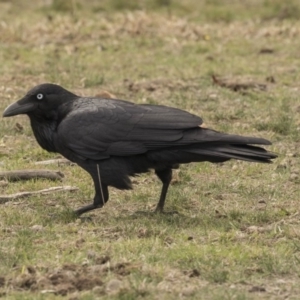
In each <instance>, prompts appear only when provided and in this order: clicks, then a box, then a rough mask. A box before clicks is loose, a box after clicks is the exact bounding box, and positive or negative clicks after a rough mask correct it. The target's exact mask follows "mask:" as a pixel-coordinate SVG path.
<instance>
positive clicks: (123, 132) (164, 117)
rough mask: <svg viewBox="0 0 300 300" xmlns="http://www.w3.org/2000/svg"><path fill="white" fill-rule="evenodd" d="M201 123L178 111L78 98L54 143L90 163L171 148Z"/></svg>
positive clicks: (60, 126)
mask: <svg viewBox="0 0 300 300" xmlns="http://www.w3.org/2000/svg"><path fill="white" fill-rule="evenodd" d="M201 124H202V119H201V118H200V117H197V116H195V115H192V114H190V113H188V112H185V111H182V110H180V109H176V108H171V107H165V106H160V105H135V104H133V103H130V102H126V101H122V100H112V99H109V100H105V99H97V98H88V99H87V98H79V99H78V100H76V101H75V102H74V104H73V108H72V109H71V111H70V112H69V114H67V116H66V117H65V118H64V119H63V120H62V121H61V122H60V124H59V127H58V129H57V143H58V144H59V145H60V146H62V147H66V148H67V149H68V150H70V151H72V152H73V153H74V154H76V155H78V156H80V157H82V158H86V159H93V160H101V159H106V158H108V157H110V156H111V155H115V156H129V155H136V154H142V153H145V152H147V151H149V150H158V149H161V148H164V147H167V146H170V145H171V144H172V143H174V142H175V141H178V140H180V139H182V137H183V131H184V130H185V129H188V128H195V127H198V126H199V125H201Z"/></svg>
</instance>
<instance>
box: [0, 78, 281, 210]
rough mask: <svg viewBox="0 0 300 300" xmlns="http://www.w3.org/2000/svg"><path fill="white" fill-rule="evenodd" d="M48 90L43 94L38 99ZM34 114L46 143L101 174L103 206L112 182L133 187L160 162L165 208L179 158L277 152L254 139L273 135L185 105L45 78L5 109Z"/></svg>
mask: <svg viewBox="0 0 300 300" xmlns="http://www.w3.org/2000/svg"><path fill="white" fill-rule="evenodd" d="M37 94H42V95H43V97H42V100H39V99H37V97H36V96H37ZM17 114H27V115H28V116H29V118H30V121H31V126H32V129H33V132H34V135H35V137H36V139H37V141H38V143H39V144H40V146H41V147H43V148H44V149H46V150H47V151H51V152H58V153H60V154H62V155H63V156H65V157H66V158H68V159H70V160H71V161H74V162H76V163H77V164H78V165H79V166H81V167H82V168H83V169H85V170H86V171H87V172H89V173H90V175H91V176H92V178H93V181H94V185H95V198H94V203H93V204H91V205H88V206H85V207H83V208H80V209H78V210H77V211H76V213H77V214H81V213H84V212H87V211H89V210H92V209H95V208H97V207H101V206H102V205H103V204H104V203H105V202H106V201H107V200H108V186H114V187H116V188H119V189H129V188H131V181H130V178H129V177H130V176H135V175H136V174H139V173H144V172H147V171H149V169H154V170H155V172H156V174H157V176H158V177H159V178H160V179H161V181H162V183H163V188H162V192H161V196H160V200H159V203H158V205H157V208H156V211H162V210H163V206H164V201H165V197H166V193H167V190H168V186H169V183H170V181H171V178H172V168H175V167H177V166H178V164H183V163H190V162H201V161H210V162H213V163H217V162H223V161H226V160H229V159H239V160H245V161H252V162H261V163H269V162H271V160H272V159H274V158H276V155H275V154H274V153H271V152H268V151H267V150H265V149H264V148H261V147H258V146H253V145H270V144H271V143H270V142H269V141H268V140H265V139H262V138H255V137H244V136H239V135H230V134H225V133H221V132H217V131H214V130H211V129H206V128H201V127H200V125H201V124H202V119H201V118H200V117H198V116H195V115H192V114H190V113H188V112H186V111H182V110H180V109H176V108H172V107H166V106H160V105H136V104H134V103H131V102H128V101H123V100H115V99H101V98H92V97H90V98H84V97H78V96H76V95H75V94H73V93H71V92H69V91H67V90H66V89H64V88H62V87H60V86H58V85H54V84H42V85H39V86H36V87H34V88H33V89H32V90H30V91H29V92H28V93H27V94H26V96H25V97H24V98H22V99H21V100H19V101H18V102H16V103H14V104H12V105H10V106H9V107H8V108H7V109H6V110H5V111H4V114H3V116H4V117H8V116H13V115H17Z"/></svg>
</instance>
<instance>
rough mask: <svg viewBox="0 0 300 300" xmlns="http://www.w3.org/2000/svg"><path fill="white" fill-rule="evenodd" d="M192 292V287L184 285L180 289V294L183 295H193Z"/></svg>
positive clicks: (193, 291)
mask: <svg viewBox="0 0 300 300" xmlns="http://www.w3.org/2000/svg"><path fill="white" fill-rule="evenodd" d="M194 293H195V289H194V288H192V287H185V288H183V289H182V291H181V294H182V296H185V297H189V296H193V294H194Z"/></svg>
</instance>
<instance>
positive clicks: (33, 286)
mask: <svg viewBox="0 0 300 300" xmlns="http://www.w3.org/2000/svg"><path fill="white" fill-rule="evenodd" d="M93 261H94V262H95V264H91V265H90V264H75V263H70V264H64V265H62V266H61V267H57V268H45V267H43V268H41V267H36V266H28V267H26V268H25V269H18V270H17V271H16V273H17V275H16V276H15V277H12V276H11V275H10V276H7V277H4V276H2V277H0V287H4V286H6V287H7V289H9V290H11V291H12V290H14V291H31V292H41V293H53V294H56V295H62V296H65V295H67V294H70V293H74V292H80V291H85V290H93V289H95V288H96V289H97V292H98V293H100V292H101V293H104V292H105V289H108V290H112V289H113V288H112V287H111V286H110V285H113V284H112V283H111V282H110V281H109V282H108V283H107V284H105V283H104V281H105V280H106V277H107V276H108V273H109V275H110V276H115V277H116V278H119V279H115V280H118V281H119V282H122V277H124V276H127V275H129V274H130V273H131V270H132V269H134V268H135V266H133V265H131V264H129V263H111V262H110V258H109V257H108V256H101V257H100V256H97V257H94V258H93ZM113 286H114V287H115V285H113ZM119 286H121V284H119Z"/></svg>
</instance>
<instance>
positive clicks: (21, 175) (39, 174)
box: [0, 170, 64, 181]
mask: <svg viewBox="0 0 300 300" xmlns="http://www.w3.org/2000/svg"><path fill="white" fill-rule="evenodd" d="M63 177H64V174H63V173H61V172H60V171H50V170H15V171H3V172H0V179H7V180H8V181H19V180H30V179H34V178H45V179H50V180H62V178H63Z"/></svg>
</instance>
